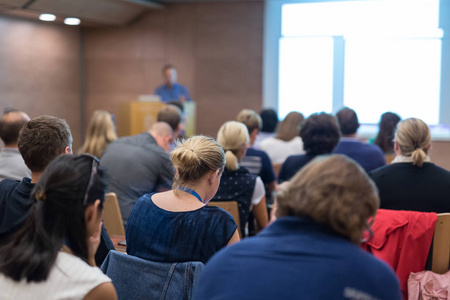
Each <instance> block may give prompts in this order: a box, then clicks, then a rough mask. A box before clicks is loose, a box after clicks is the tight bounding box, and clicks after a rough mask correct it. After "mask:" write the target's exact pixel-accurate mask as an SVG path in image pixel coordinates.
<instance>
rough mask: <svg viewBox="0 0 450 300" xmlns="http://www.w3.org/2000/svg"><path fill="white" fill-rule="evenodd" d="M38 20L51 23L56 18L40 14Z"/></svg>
mask: <svg viewBox="0 0 450 300" xmlns="http://www.w3.org/2000/svg"><path fill="white" fill-rule="evenodd" d="M39 20H41V21H47V22H51V21H55V20H56V16H55V15H52V14H41V15H40V16H39Z"/></svg>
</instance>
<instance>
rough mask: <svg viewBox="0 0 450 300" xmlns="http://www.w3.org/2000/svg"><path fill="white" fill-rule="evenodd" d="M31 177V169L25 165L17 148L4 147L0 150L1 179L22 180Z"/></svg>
mask: <svg viewBox="0 0 450 300" xmlns="http://www.w3.org/2000/svg"><path fill="white" fill-rule="evenodd" d="M24 177H28V178H31V171H30V170H29V169H28V167H27V166H26V165H25V162H24V161H23V158H22V155H20V152H19V150H18V149H16V148H8V147H5V148H3V151H2V152H0V181H1V180H3V179H6V178H8V179H14V180H19V181H20V180H22V179H23V178H24Z"/></svg>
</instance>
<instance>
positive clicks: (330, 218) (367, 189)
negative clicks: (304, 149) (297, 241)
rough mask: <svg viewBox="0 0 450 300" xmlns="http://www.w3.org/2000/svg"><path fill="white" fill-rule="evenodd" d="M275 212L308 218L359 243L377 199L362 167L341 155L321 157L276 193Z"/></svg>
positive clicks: (377, 201)
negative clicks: (276, 204) (276, 205)
mask: <svg viewBox="0 0 450 300" xmlns="http://www.w3.org/2000/svg"><path fill="white" fill-rule="evenodd" d="M277 203H278V208H277V211H276V214H277V216H278V217H282V216H298V217H310V218H311V219H313V220H314V221H316V222H318V223H323V224H327V225H328V226H329V227H331V229H333V230H334V231H335V232H337V233H339V234H340V235H342V236H344V237H345V238H347V239H348V240H350V241H351V242H353V243H355V244H359V243H360V241H361V237H362V233H363V231H364V229H365V228H366V227H367V221H368V219H369V218H370V217H371V216H374V215H375V213H376V210H377V209H378V207H379V204H380V200H379V196H378V192H377V189H376V187H375V184H374V183H373V182H372V180H371V179H370V178H369V177H368V176H367V174H366V173H365V172H364V170H363V169H362V168H361V167H360V166H358V164H357V163H355V162H354V161H353V160H351V159H349V158H347V157H345V156H344V155H331V156H322V157H320V156H319V157H318V158H316V159H314V160H313V161H312V162H311V163H309V164H308V165H306V166H305V167H303V168H302V169H301V171H300V172H298V173H297V174H296V175H295V176H294V177H293V178H292V179H291V180H290V181H289V183H288V184H287V187H286V189H285V190H283V191H282V192H281V193H280V194H279V195H278V196H277Z"/></svg>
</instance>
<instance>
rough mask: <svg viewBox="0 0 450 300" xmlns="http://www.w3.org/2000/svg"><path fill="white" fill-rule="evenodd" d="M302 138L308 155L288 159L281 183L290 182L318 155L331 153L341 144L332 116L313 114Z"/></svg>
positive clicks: (337, 127)
mask: <svg viewBox="0 0 450 300" xmlns="http://www.w3.org/2000/svg"><path fill="white" fill-rule="evenodd" d="M300 136H301V138H302V140H303V149H304V150H305V151H306V154H302V155H292V156H289V157H288V158H287V159H286V161H285V162H284V163H283V165H282V166H281V170H280V174H279V175H278V182H279V183H282V182H284V181H288V180H290V179H291V178H292V177H294V175H295V174H296V173H297V172H298V170H300V169H301V168H303V166H305V165H306V164H307V163H309V162H310V161H311V160H312V159H313V158H315V157H316V156H317V155H320V154H328V153H331V152H332V151H333V149H334V147H335V146H336V145H337V143H338V142H339V137H340V132H339V125H338V124H337V122H336V119H335V118H334V117H333V116H332V115H329V114H326V113H320V114H312V115H311V116H309V117H308V119H306V121H305V123H304V124H303V126H302V129H301V131H300Z"/></svg>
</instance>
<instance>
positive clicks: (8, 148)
mask: <svg viewBox="0 0 450 300" xmlns="http://www.w3.org/2000/svg"><path fill="white" fill-rule="evenodd" d="M29 120H30V117H28V115H27V114H26V113H24V112H21V111H10V112H8V113H5V114H4V115H3V117H2V118H1V119H0V138H1V139H2V140H3V143H4V144H5V147H4V148H3V150H2V151H1V152H0V180H2V179H5V178H8V179H14V180H22V178H24V177H31V171H30V169H28V168H27V166H26V165H25V162H24V161H23V158H22V156H21V155H20V152H19V149H18V147H17V139H18V138H19V132H20V129H22V127H23V125H24V124H25V123H26V122H28V121H29Z"/></svg>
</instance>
